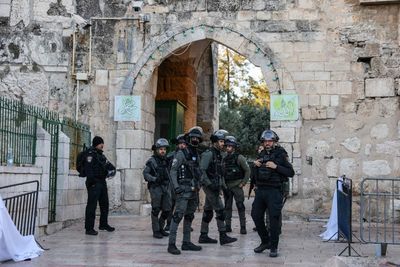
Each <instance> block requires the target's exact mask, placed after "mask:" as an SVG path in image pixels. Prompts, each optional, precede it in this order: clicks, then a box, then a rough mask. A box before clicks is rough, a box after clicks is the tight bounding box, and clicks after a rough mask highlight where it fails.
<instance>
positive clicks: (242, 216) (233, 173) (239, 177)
mask: <svg viewBox="0 0 400 267" xmlns="http://www.w3.org/2000/svg"><path fill="white" fill-rule="evenodd" d="M225 147H226V156H225V158H224V159H223V168H224V178H225V183H226V186H227V188H226V189H225V190H224V199H225V214H226V220H225V222H226V232H232V227H231V225H232V224H231V222H232V203H233V198H235V202H236V207H237V209H238V213H239V221H240V233H241V234H243V235H245V234H247V231H246V212H245V207H244V191H243V187H244V186H245V185H246V184H247V182H248V181H249V177H250V167H249V165H248V164H247V161H246V159H245V158H244V157H243V156H242V155H240V154H239V153H238V152H237V151H236V150H237V147H238V143H237V142H236V138H235V137H234V136H227V137H226V138H225Z"/></svg>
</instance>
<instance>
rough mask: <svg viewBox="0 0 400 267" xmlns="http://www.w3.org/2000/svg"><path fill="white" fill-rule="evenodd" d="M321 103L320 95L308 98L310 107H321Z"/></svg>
mask: <svg viewBox="0 0 400 267" xmlns="http://www.w3.org/2000/svg"><path fill="white" fill-rule="evenodd" d="M320 104H321V103H320V96H319V95H309V96H308V105H309V106H319V105H320Z"/></svg>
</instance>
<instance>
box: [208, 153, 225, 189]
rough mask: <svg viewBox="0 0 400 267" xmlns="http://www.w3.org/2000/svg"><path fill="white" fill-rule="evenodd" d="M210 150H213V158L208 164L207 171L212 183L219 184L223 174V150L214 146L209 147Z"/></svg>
mask: <svg viewBox="0 0 400 267" xmlns="http://www.w3.org/2000/svg"><path fill="white" fill-rule="evenodd" d="M209 151H211V152H212V160H211V162H210V164H209V165H208V168H207V170H206V173H207V176H208V178H209V179H210V181H211V182H212V183H216V184H218V183H219V181H218V178H219V177H220V176H222V175H223V168H222V156H221V152H220V151H219V150H217V149H216V148H214V147H212V148H211V149H209Z"/></svg>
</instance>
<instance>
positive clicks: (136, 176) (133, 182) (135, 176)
mask: <svg viewBox="0 0 400 267" xmlns="http://www.w3.org/2000/svg"><path fill="white" fill-rule="evenodd" d="M122 174H123V177H122V180H123V181H124V200H127V201H132V200H141V199H142V181H143V174H142V170H140V169H126V170H124V171H123V172H122Z"/></svg>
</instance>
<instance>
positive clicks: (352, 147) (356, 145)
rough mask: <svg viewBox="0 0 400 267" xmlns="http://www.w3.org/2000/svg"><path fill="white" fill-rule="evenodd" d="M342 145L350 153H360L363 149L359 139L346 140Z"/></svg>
mask: <svg viewBox="0 0 400 267" xmlns="http://www.w3.org/2000/svg"><path fill="white" fill-rule="evenodd" d="M341 145H342V146H344V147H345V148H346V149H347V150H348V151H350V152H353V153H358V152H360V149H361V140H360V139H359V138H358V137H350V138H347V139H346V140H344V141H343V142H342V143H341Z"/></svg>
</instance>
